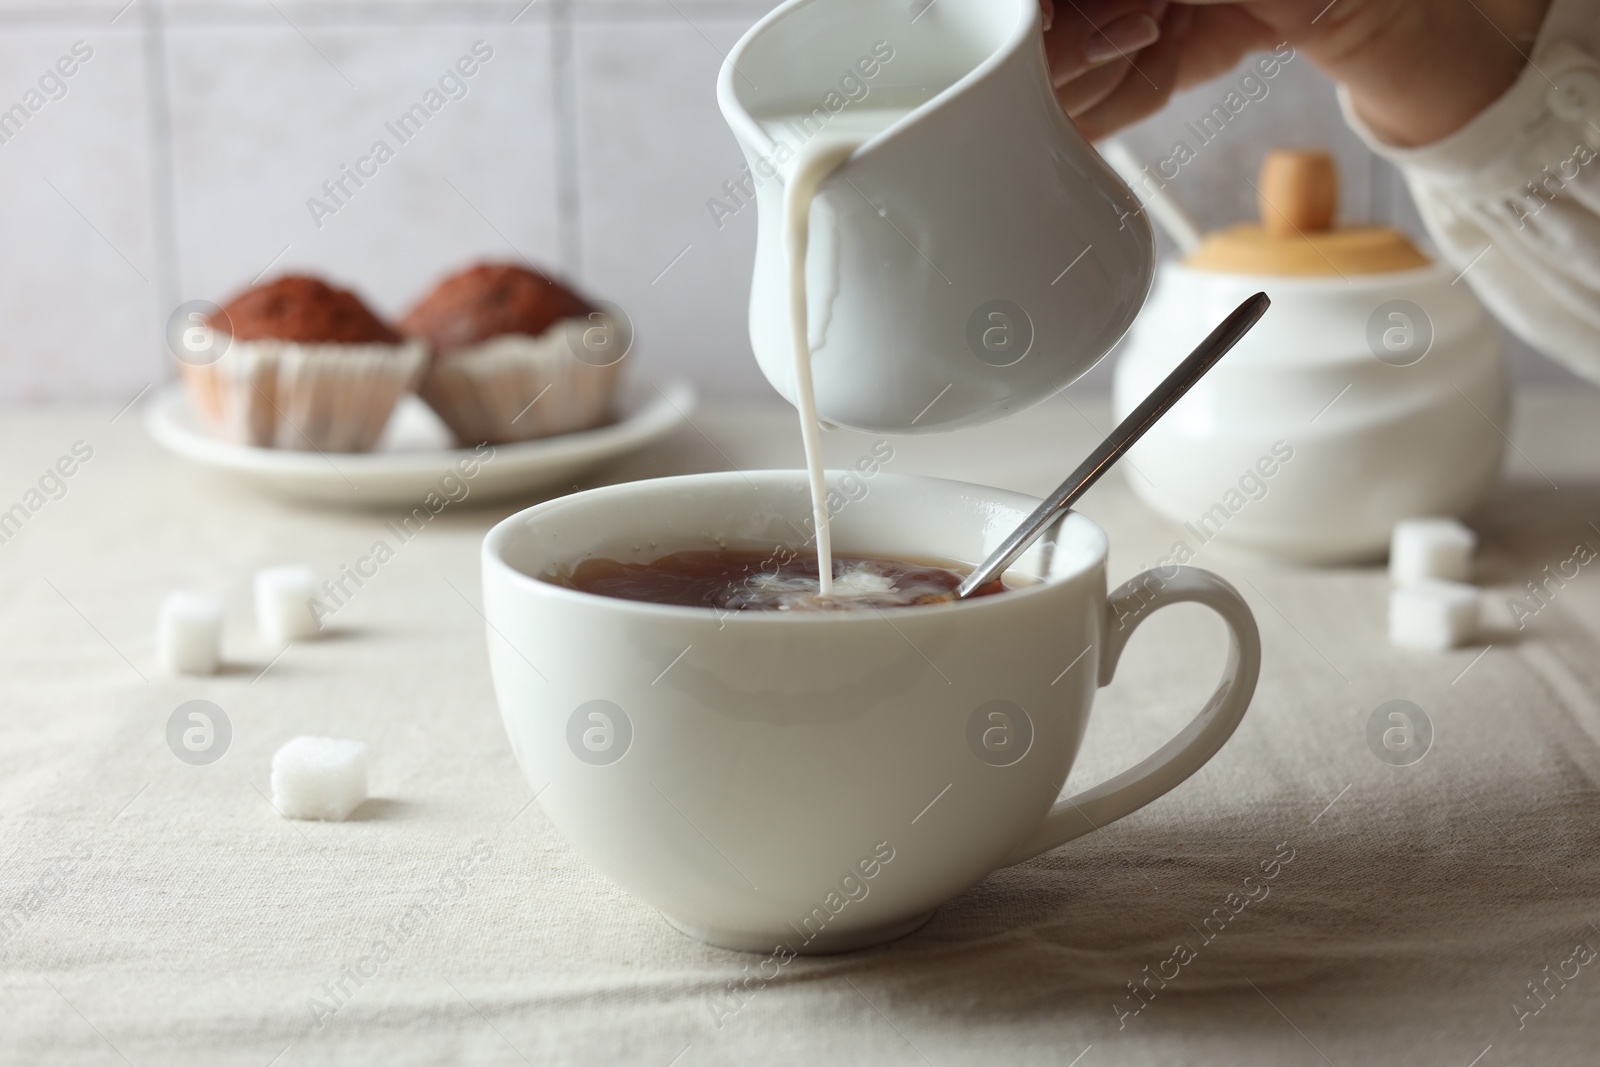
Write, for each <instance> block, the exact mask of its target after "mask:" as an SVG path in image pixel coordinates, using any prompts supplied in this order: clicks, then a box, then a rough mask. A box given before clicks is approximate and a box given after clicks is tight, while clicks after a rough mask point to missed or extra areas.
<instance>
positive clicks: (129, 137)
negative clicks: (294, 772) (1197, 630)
mask: <svg viewBox="0 0 1600 1067" xmlns="http://www.w3.org/2000/svg"><path fill="white" fill-rule="evenodd" d="M769 6H770V0H533V2H532V3H529V2H527V0H461V2H455V3H446V2H442V0H429V2H422V0H415V2H412V0H320V2H315V3H310V2H303V0H301V2H296V0H277V2H276V3H273V2H267V0H165V2H161V0H133V2H132V3H128V2H127V0H107V2H101V0H57V2H47V0H0V108H3V107H6V106H9V105H10V103H12V102H14V101H15V100H20V99H21V98H22V96H23V94H24V93H25V92H27V90H28V89H29V88H30V87H34V86H35V85H36V83H37V79H38V78H39V76H40V75H42V74H44V73H45V72H46V70H47V69H49V68H50V67H51V66H52V65H53V64H54V63H55V61H56V59H57V57H59V56H61V55H63V54H67V53H68V52H69V51H70V49H71V48H72V46H73V44H74V42H77V41H82V42H85V45H86V46H87V47H89V48H92V49H93V55H92V57H91V58H90V59H89V60H88V61H87V62H85V63H83V64H82V65H81V67H80V69H78V70H77V71H76V73H75V74H74V75H73V76H72V78H71V79H68V80H66V87H67V91H66V94H65V95H64V96H61V98H60V99H55V100H50V101H49V102H48V103H47V104H46V105H45V106H44V107H43V108H41V109H40V110H39V111H38V113H37V114H35V115H34V116H33V117H32V118H31V119H30V120H29V121H28V123H27V124H26V125H25V126H24V128H23V129H22V130H21V131H20V132H19V133H18V134H17V135H16V136H15V137H13V138H12V139H11V140H10V141H8V142H6V143H4V144H0V242H3V245H0V247H3V249H4V254H3V255H0V402H4V403H19V402H20V403H26V402H36V401H50V400H74V399H81V398H96V399H103V400H108V401H126V400H128V399H130V398H131V397H133V396H134V395H135V394H136V393H138V392H139V391H140V390H141V389H143V388H144V387H145V386H146V385H148V384H149V383H151V382H153V381H157V380H160V379H162V378H163V377H164V376H165V375H166V374H167V370H166V357H165V355H164V351H163V347H162V342H161V329H162V325H163V323H164V322H165V320H166V317H167V315H168V314H169V313H170V311H171V310H172V309H173V308H174V307H175V306H176V305H177V304H178V303H179V302H181V301H183V300H187V299H194V298H207V299H212V300H219V301H220V300H222V299H225V298H226V297H227V296H229V295H230V294H231V293H233V292H234V291H236V290H238V289H239V288H242V287H244V286H246V285H249V284H250V283H251V282H252V281H254V280H255V279H256V278H258V277H260V276H262V275H263V274H267V275H270V274H273V273H278V272H281V271H284V270H288V269H296V268H298V269H307V270H312V271H316V272H318V273H321V274H324V275H326V276H328V277H330V278H332V279H335V280H338V281H342V282H344V283H347V284H350V285H353V286H355V287H356V288H358V289H359V290H360V291H362V292H363V293H365V294H366V295H367V296H368V297H369V299H370V300H371V301H372V303H373V304H374V305H375V306H377V308H378V309H379V310H380V311H382V312H385V313H388V314H391V315H394V314H398V313H399V312H400V311H401V310H403V308H404V307H405V306H406V304H407V303H408V302H409V300H411V299H412V298H414V297H415V296H416V295H418V294H419V293H420V292H421V291H422V290H423V289H424V288H425V287H427V286H428V285H429V284H430V283H431V282H432V280H433V279H435V278H436V277H438V276H439V275H440V274H442V273H444V272H447V271H450V270H453V269H455V268H457V267H460V266H462V265H464V264H466V263H468V262H470V261H472V260H474V259H477V258H481V257H514V258H523V259H531V260H533V261H535V262H538V263H540V264H543V265H547V266H550V267H553V268H555V269H557V270H559V271H561V272H564V273H567V274H569V275H570V276H572V277H573V278H575V279H576V280H577V282H578V283H579V284H580V285H581V286H582V287H584V288H585V289H587V290H588V291H590V292H591V293H593V294H594V295H597V296H600V297H604V298H607V299H610V300H613V301H615V302H617V303H618V304H620V305H622V306H623V307H624V308H626V309H627V310H628V311H629V312H630V314H631V315H632V316H633V318H634V321H635V325H636V329H637V333H638V337H639V341H638V345H637V349H636V353H637V354H636V359H637V360H638V368H639V369H640V370H641V371H646V372H654V373H657V374H668V373H682V374H688V375H690V376H692V377H694V378H695V379H697V380H698V381H699V382H700V384H701V385H702V387H703V388H704V389H705V390H706V391H708V392H711V393H720V394H725V395H749V396H767V395H770V392H769V390H768V389H767V387H766V385H765V384H764V382H763V381H762V379H761V377H760V375H759V374H758V373H757V372H756V370H755V367H754V363H753V361H752V360H751V359H750V357H749V347H748V341H747V338H746V329H745V295H746V294H745V290H746V285H747V283H748V275H749V269H750V260H751V256H752V254H753V246H754V225H753V223H754V219H753V218H751V217H750V216H749V214H748V213H740V214H738V215H735V216H734V217H732V218H731V219H727V220H725V222H724V224H723V225H722V226H721V227H720V228H719V227H718V226H717V224H716V222H715V221H714V220H713V219H712V216H711V214H710V212H709V211H708V210H707V208H706V201H707V199H708V198H709V197H712V196H714V195H717V192H718V189H719V187H720V186H721V184H722V182H723V181H724V180H726V179H728V178H731V177H734V176H735V175H736V174H737V172H738V169H739V166H740V163H741V160H740V157H739V153H738V151H737V149H736V147H735V145H734V142H733V139H732V137H731V136H730V135H729V134H728V132H727V130H726V128H725V127H724V125H723V123H722V120H721V117H720V116H719V114H718V112H717V107H716V102H715V95H714V84H715V76H716V71H717V68H718V66H719V65H720V64H721V62H722V56H723V54H724V53H725V52H726V51H727V49H728V48H729V47H730V46H731V45H732V43H733V42H734V41H735V40H736V39H737V38H738V36H739V34H740V33H741V32H742V31H743V30H744V28H745V27H747V26H748V25H749V24H750V23H751V22H753V21H754V20H755V19H756V18H757V17H759V16H760V15H761V14H762V13H763V12H764V11H765V10H766V9H767V8H768V7H769ZM478 41H482V42H484V43H485V44H486V45H487V46H488V47H489V48H492V49H493V56H492V58H491V59H489V61H488V62H487V63H483V64H481V66H480V69H479V70H478V71H477V72H476V73H475V74H474V75H473V76H472V77H471V78H470V79H465V84H466V90H467V91H466V95H465V96H463V97H461V98H460V99H455V100H452V101H451V102H450V103H448V104H447V105H446V106H445V107H444V108H443V109H442V110H441V111H440V112H439V113H438V114H437V115H435V116H434V117H433V118H432V119H430V120H429V122H428V123H427V125H426V126H425V127H424V128H423V129H422V130H421V131H420V132H418V133H417V134H416V135H415V136H414V137H413V138H412V139H411V140H409V141H408V142H407V143H405V144H404V145H399V144H398V141H397V139H396V138H394V136H393V135H392V134H391V133H389V132H388V131H386V129H385V126H384V124H385V123H386V122H392V121H393V120H394V119H395V118H396V117H397V116H398V115H399V114H400V113H401V112H403V111H404V110H405V109H406V108H407V107H409V106H410V105H411V104H412V103H414V102H416V101H417V100H419V99H420V98H421V96H422V94H423V93H425V92H426V91H427V90H428V89H429V88H431V87H434V86H436V85H437V83H438V80H439V78H440V75H441V74H443V73H444V72H445V71H446V70H447V69H449V68H450V67H451V66H452V64H454V63H455V61H456V60H457V58H458V57H461V56H463V55H467V54H469V53H470V51H471V49H472V47H473V45H474V43H475V42H478ZM456 91H458V90H456ZM1224 91H1225V88H1223V87H1217V86H1213V87H1207V88H1202V89H1197V90H1194V91H1192V92H1190V93H1187V94H1184V95H1183V96H1182V97H1180V98H1179V99H1177V100H1175V101H1174V102H1173V104H1172V106H1171V107H1169V109H1168V110H1167V111H1166V112H1165V113H1163V114H1162V115H1161V116H1158V117H1157V118H1155V119H1152V120H1150V121H1149V122H1146V123H1144V124H1143V125H1141V126H1140V127H1138V128H1137V129H1135V130H1134V131H1132V132H1131V133H1130V135H1129V137H1128V140H1129V143H1130V144H1131V146H1132V147H1133V148H1134V149H1135V150H1136V151H1137V152H1138V153H1140V154H1141V155H1142V156H1144V157H1145V158H1148V159H1151V160H1154V159H1156V158H1158V157H1160V156H1164V155H1166V154H1167V153H1168V152H1170V149H1171V144H1172V141H1173V140H1174V139H1175V136H1176V135H1177V133H1178V132H1179V131H1180V130H1181V127H1182V124H1183V122H1185V121H1188V120H1192V119H1194V118H1195V117H1196V116H1198V115H1199V114H1201V113H1202V112H1204V111H1207V110H1209V108H1210V107H1211V105H1212V104H1214V103H1216V102H1217V101H1218V100H1220V97H1221V94H1222V92H1224ZM378 139H383V140H385V141H386V142H388V143H389V144H390V146H391V147H394V148H396V151H395V155H394V158H393V159H392V160H391V161H389V162H388V163H386V164H384V165H383V166H382V167H380V168H379V172H378V174H377V175H376V176H374V177H371V178H368V179H365V184H363V185H362V186H360V187H359V188H357V187H355V186H354V185H353V184H352V183H350V182H349V181H348V180H346V188H347V190H348V192H349V195H348V196H346V195H345V194H343V193H341V194H340V199H341V200H342V201H344V202H343V203H342V204H339V205H338V211H337V212H336V213H335V214H332V215H327V216H324V217H322V218H321V219H320V220H318V219H315V218H314V217H313V215H312V213H311V211H310V210H309V209H308V206H307V200H308V199H309V198H312V197H319V198H321V199H323V200H324V201H325V202H328V203H330V204H332V201H331V200H330V198H328V197H327V196H326V194H324V193H323V192H322V189H321V186H322V183H323V182H324V181H328V180H331V179H336V178H338V177H339V172H340V168H341V166H343V165H351V166H354V165H355V163H356V162H357V160H358V159H359V158H360V157H362V156H364V155H366V154H367V153H368V152H369V151H370V148H371V146H372V143H373V142H374V141H376V140H378ZM1276 144H1324V145H1328V146H1331V147H1332V148H1333V149H1334V150H1335V152H1336V154H1337V156H1338V158H1339V160H1340V164H1341V167H1342V170H1343V176H1344V188H1345V195H1344V203H1343V209H1344V214H1345V215H1346V216H1347V217H1351V218H1358V217H1373V218H1379V219H1384V220H1392V221H1398V222H1399V223H1400V224H1402V225H1405V226H1407V227H1408V228H1411V229H1415V228H1416V226H1415V222H1416V220H1415V217H1414V214H1413V213H1412V211H1411V207H1410V203H1409V201H1408V200H1407V199H1406V197H1405V194H1404V191H1403V189H1402V187H1401V185H1400V182H1399V180H1398V178H1397V176H1396V175H1395V174H1394V173H1393V172H1392V171H1391V170H1390V169H1389V168H1387V167H1386V166H1383V165H1381V164H1378V163H1377V162H1376V161H1374V160H1373V159H1372V158H1371V157H1370V155H1369V154H1368V153H1367V152H1366V150H1365V149H1364V148H1363V147H1362V146H1361V145H1360V143H1359V142H1358V141H1357V140H1356V139H1355V138H1354V136H1353V135H1351V134H1350V133H1349V132H1348V131H1347V130H1346V129H1345V128H1344V127H1343V125H1342V123H1341V122H1340V120H1339V117H1338V113H1337V108H1336V107H1335V106H1334V102H1333V98H1332V91H1331V88H1330V86H1329V85H1328V84H1327V82H1326V81H1325V80H1324V79H1322V78H1321V77H1320V76H1319V75H1318V74H1317V73H1316V72H1315V71H1314V70H1312V69H1311V68H1310V67H1309V65H1308V64H1305V63H1304V62H1303V61H1302V62H1300V63H1299V64H1298V65H1295V64H1291V65H1290V66H1289V67H1288V68H1286V69H1285V70H1284V72H1283V74H1282V75H1280V76H1279V77H1278V78H1277V79H1276V80H1275V81H1274V82H1273V83H1272V86H1271V91H1270V93H1269V95H1268V96H1267V97H1266V98H1265V99H1263V100H1260V101H1256V102H1253V103H1251V104H1250V105H1249V106H1248V108H1247V109H1246V111H1245V112H1244V113H1242V114H1241V115H1240V116H1239V118H1238V119H1237V120H1235V122H1234V123H1233V124H1232V125H1230V126H1229V128H1228V129H1227V130H1226V131H1225V133H1224V135H1223V136H1222V137H1219V138H1218V139H1217V141H1215V142H1214V143H1212V144H1211V145H1208V146H1206V148H1205V149H1204V150H1203V151H1202V152H1201V153H1200V155H1199V157H1198V158H1197V159H1196V160H1195V161H1194V162H1193V163H1191V164H1190V165H1188V166H1187V167H1185V168H1184V170H1183V171H1182V173H1181V175H1180V177H1179V178H1178V179H1177V180H1175V181H1174V182H1173V183H1172V186H1171V188H1172V192H1173V193H1174V194H1175V195H1177V196H1178V197H1180V198H1181V199H1182V200H1183V201H1184V202H1185V203H1186V204H1188V206H1189V207H1190V208H1191V210H1192V211H1193V212H1194V213H1195V214H1196V215H1197V216H1198V217H1199V218H1200V219H1201V221H1202V222H1204V223H1205V224H1206V225H1208V226H1216V225H1221V224H1224V223H1227V222H1231V221H1234V220H1236V219H1237V218H1239V217H1241V216H1243V215H1246V214H1248V213H1250V212H1251V211H1252V210H1253V205H1252V202H1253V198H1254V194H1253V191H1252V190H1251V189H1250V187H1249V186H1248V185H1247V184H1245V183H1244V182H1242V181H1240V175H1241V174H1251V173H1252V172H1253V171H1254V169H1255V168H1256V166H1258V164H1259V161H1260V157H1261V154H1262V153H1263V151H1265V149H1266V148H1267V147H1269V146H1272V145H1276ZM319 222H320V224H319ZM1519 367H1520V370H1521V374H1522V376H1523V377H1524V378H1529V377H1553V376H1555V375H1556V372H1555V371H1554V370H1553V369H1552V368H1550V367H1549V365H1548V364H1546V363H1544V361H1542V360H1540V359H1539V358H1538V357H1536V356H1533V355H1531V354H1527V353H1523V354H1522V355H1521V356H1519ZM1104 380H1105V373H1104V369H1103V368H1102V369H1101V370H1097V371H1096V372H1095V374H1094V375H1092V376H1091V380H1090V384H1091V386H1092V385H1093V384H1094V383H1103V382H1104Z"/></svg>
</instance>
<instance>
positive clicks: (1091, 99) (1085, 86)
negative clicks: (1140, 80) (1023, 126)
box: [1056, 59, 1133, 118]
mask: <svg viewBox="0 0 1600 1067" xmlns="http://www.w3.org/2000/svg"><path fill="white" fill-rule="evenodd" d="M1132 72H1133V62H1132V61H1131V60H1126V59H1119V60H1117V61H1116V62H1115V63H1107V64H1106V65H1105V66H1102V67H1095V68H1094V69H1093V70H1091V71H1089V73H1087V74H1084V75H1082V76H1080V77H1077V78H1074V79H1072V80H1071V81H1069V82H1067V83H1066V84H1065V85H1063V86H1061V87H1060V88H1059V89H1057V90H1056V99H1057V100H1059V101H1060V102H1061V110H1063V111H1065V112H1066V113H1067V115H1068V117H1070V118H1077V117H1078V116H1079V115H1081V114H1083V113H1084V112H1086V111H1088V110H1089V109H1090V108H1092V107H1094V106H1095V105H1097V104H1099V103H1100V102H1101V101H1103V100H1105V99H1106V97H1108V96H1110V95H1111V94H1112V93H1114V92H1116V91H1117V87H1118V86H1120V85H1121V84H1122V83H1123V81H1125V80H1126V79H1127V77H1128V75H1129V74H1131V73H1132Z"/></svg>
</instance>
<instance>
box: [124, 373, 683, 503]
mask: <svg viewBox="0 0 1600 1067" xmlns="http://www.w3.org/2000/svg"><path fill="white" fill-rule="evenodd" d="M694 403H695V394H694V389H693V387H691V386H690V385H689V384H688V383H687V382H683V381H672V382H667V383H665V384H663V385H660V386H657V385H654V384H652V383H649V382H639V381H629V382H625V383H624V384H623V387H622V389H621V390H620V391H619V394H618V397H617V404H616V408H617V414H618V419H617V421H616V422H614V423H612V424H611V425H609V426H602V427H600V428H599V429H597V430H585V431H583V432H581V433H568V434H560V435H557V436H555V437H547V438H544V439H542V440H537V441H523V442H520V443H517V444H511V445H496V446H494V457H493V458H492V459H491V460H489V461H488V462H486V463H483V464H482V465H481V466H480V467H479V468H478V472H477V473H476V474H475V475H474V476H473V478H472V479H471V483H470V484H471V486H472V495H473V497H475V498H477V499H480V500H493V499H500V498H504V497H508V496H515V495H517V494H519V493H531V492H534V491H536V490H539V489H544V488H548V487H550V486H553V485H562V484H565V485H570V484H571V481H572V478H573V477H574V476H575V475H577V474H578V473H579V472H581V471H584V470H587V469H589V468H590V467H593V466H595V465H596V464H599V463H601V462H603V461H604V460H608V459H612V458H614V457H617V456H621V455H624V454H626V453H628V452H632V451H634V450H635V449H638V448H641V447H643V446H644V445H647V444H649V443H651V442H652V441H655V440H657V439H659V438H661V437H663V436H665V435H666V434H668V433H670V432H671V431H673V430H674V429H676V428H677V427H678V426H679V425H680V424H682V423H683V422H684V421H685V420H686V419H687V418H688V415H689V413H690V412H691V411H692V410H693V409H694ZM145 427H146V429H148V430H149V431H150V436H151V437H154V438H155V439H156V441H157V442H158V443H159V444H160V445H162V447H164V448H166V449H167V450H168V451H170V452H175V453H177V454H178V455H180V456H182V457H184V458H185V459H188V460H192V461H194V462H195V463H199V464H202V465H203V466H207V467H213V468H216V469H218V470H224V471H228V472H230V473H232V474H234V475H237V476H238V477H239V479H240V480H242V481H247V482H250V483H252V484H254V485H258V486H260V487H262V488H264V489H268V490H271V491H273V492H276V493H279V494H281V495H284V496H290V497H295V498H298V499H301V500H312V501H318V502H321V503H329V504H341V505H345V506H351V507H364V506H381V505H390V504H416V503H418V502H420V501H421V500H422V498H423V497H425V496H426V495H427V494H428V492H429V491H430V490H436V489H438V488H439V479H441V478H443V477H444V476H445V475H446V474H449V473H451V472H452V471H454V470H455V465H456V463H457V462H458V461H459V460H461V459H463V458H465V457H467V456H470V455H472V450H471V449H457V448H453V447H451V445H452V443H453V442H452V441H451V438H450V433H449V431H448V430H446V429H445V427H444V424H443V423H441V422H440V421H439V419H438V416H436V415H434V413H433V411H432V410H431V409H430V408H429V407H428V406H427V405H426V404H424V403H423V402H422V401H421V400H419V399H418V398H416V397H415V396H407V397H406V398H404V399H403V400H401V402H400V404H399V406H398V407H396V408H395V413H394V415H393V416H392V417H391V418H390V420H389V425H388V427H387V428H386V429H385V430H384V433H383V438H382V439H381V440H380V441H379V442H378V447H377V448H376V449H374V450H373V451H371V452H336V453H321V452H296V451H291V450H289V449H279V448H255V447H253V446H251V445H238V444H230V443H229V442H226V441H218V440H217V439H216V438H214V437H211V436H210V435H208V434H207V433H206V432H205V430H204V429H202V428H201V426H200V423H199V420H198V419H197V418H196V416H195V414H194V411H193V410H192V409H191V408H190V406H189V403H188V398H187V397H186V396H185V395H184V392H183V388H182V387H181V386H177V385H174V386H169V387H168V388H166V389H165V390H163V391H162V392H160V393H158V394H157V395H156V397H155V399H154V400H152V401H151V403H150V406H149V408H148V409H147V411H146V414H145Z"/></svg>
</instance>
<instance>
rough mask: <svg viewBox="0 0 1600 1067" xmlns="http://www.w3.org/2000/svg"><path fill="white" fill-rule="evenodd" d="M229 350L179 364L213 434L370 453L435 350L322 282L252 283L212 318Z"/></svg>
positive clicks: (302, 279)
mask: <svg viewBox="0 0 1600 1067" xmlns="http://www.w3.org/2000/svg"><path fill="white" fill-rule="evenodd" d="M208 325H209V326H210V327H211V328H212V329H213V330H214V331H215V332H216V333H219V334H225V335H227V336H228V338H229V340H228V344H227V347H226V349H225V350H224V351H223V353H222V356H221V357H220V358H219V359H217V360H215V361H214V362H211V363H207V364H203V365H196V364H193V363H188V362H180V363H179V368H178V369H179V373H180V375H181V377H182V378H183V381H184V384H185V385H186V386H187V388H188V390H189V396H190V398H191V399H192V400H193V402H194V405H195V407H196V408H197V409H198V410H199V412H200V414H201V416H202V417H203V418H204V419H205V421H206V422H207V424H208V425H209V426H210V427H211V430H212V432H213V433H215V434H216V435H217V436H218V437H221V438H223V439H224V440H228V441H234V442H237V443H239V444H248V445H257V446H261V447H266V448H285V449H301V450H316V451H321V452H365V451H367V450H369V449H371V448H372V446H373V445H374V444H376V443H377V441H378V438H379V436H380V435H382V433H383V428H384V426H385V425H386V424H387V423H388V421H389V416H390V414H391V413H392V412H393V411H394V407H395V404H396V403H398V402H399V400H400V398H401V397H402V396H404V395H405V394H406V393H408V392H410V391H411V389H412V388H413V387H414V386H415V385H416V381H417V378H418V377H419V376H420V375H421V373H422V370H423V367H424V364H425V363H426V362H427V347H426V346H425V345H423V344H422V343H420V342H418V341H408V340H406V339H405V338H404V337H402V336H401V335H400V334H399V333H398V332H397V331H396V330H395V329H394V328H393V327H391V326H389V325H388V324H386V323H384V322H383V321H382V320H381V319H379V318H378V317H377V316H376V315H374V314H373V313H372V312H371V311H370V310H368V309H367V306H366V305H365V304H363V303H362V302H361V300H360V299H359V298H358V297H356V296H355V294H353V293H349V292H346V291H345V290H343V289H335V288H334V287H332V286H330V285H328V284H327V283H325V282H322V281H319V280H318V279H316V278H307V277H294V276H291V277H286V278H280V279H278V280H277V281H274V282H271V283H269V284H267V285H261V286H256V287H255V288H252V289H247V290H245V291H244V292H243V293H240V294H239V295H238V296H236V297H234V298H233V300H231V301H230V302H229V303H228V304H227V305H226V306H225V307H223V308H222V309H221V311H220V312H218V313H217V314H214V315H212V316H211V317H210V319H209V320H208Z"/></svg>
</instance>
